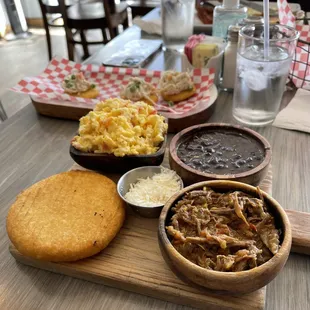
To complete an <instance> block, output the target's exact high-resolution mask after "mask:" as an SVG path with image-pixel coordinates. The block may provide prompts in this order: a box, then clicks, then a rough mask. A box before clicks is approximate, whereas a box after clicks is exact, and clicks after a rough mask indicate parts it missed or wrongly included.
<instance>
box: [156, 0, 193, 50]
mask: <svg viewBox="0 0 310 310" xmlns="http://www.w3.org/2000/svg"><path fill="white" fill-rule="evenodd" d="M194 9H195V1H194V0H162V1H161V14H162V29H163V41H164V45H165V46H166V47H167V48H174V47H176V48H177V49H178V47H179V46H180V45H183V46H184V45H185V43H186V41H187V39H188V37H189V36H191V35H192V34H193V28H194Z"/></svg>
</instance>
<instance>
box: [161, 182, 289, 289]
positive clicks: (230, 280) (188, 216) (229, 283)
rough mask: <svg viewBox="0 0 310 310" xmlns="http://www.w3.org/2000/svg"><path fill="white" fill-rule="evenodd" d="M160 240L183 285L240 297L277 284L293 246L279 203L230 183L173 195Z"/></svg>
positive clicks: (193, 187) (191, 188)
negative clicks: (183, 281) (242, 294)
mask: <svg viewBox="0 0 310 310" xmlns="http://www.w3.org/2000/svg"><path fill="white" fill-rule="evenodd" d="M158 237H159V244H160V248H161V252H162V254H163V256H164V258H165V260H166V262H167V263H168V265H169V266H170V267H171V269H172V270H173V271H174V272H175V273H176V274H177V275H178V276H180V277H181V278H182V279H184V277H185V278H186V279H187V280H189V281H190V282H192V283H195V284H199V285H201V286H204V287H206V288H209V289H213V290H217V291H223V292H228V293H237V294H239V293H248V292H252V291H255V290H257V289H259V288H261V287H263V286H265V285H267V284H268V283H269V282H270V281H271V280H273V279H274V277H275V276H276V275H277V274H278V273H279V272H280V270H281V269H282V268H283V266H284V265H285V263H286V261H287V258H288V255H289V252H290V249H291V242H292V233H291V226H290V223H289V220H288V217H287V215H286V213H285V211H284V210H283V208H282V207H281V206H280V204H279V203H278V202H277V201H276V200H274V199H273V198H272V197H271V196H269V195H268V194H267V193H265V192H263V191H262V190H261V189H260V188H259V187H253V186H251V185H247V184H244V183H240V182H234V181H226V180H225V181H221V180H220V181H205V182H201V183H196V184H194V185H191V186H189V187H186V188H184V189H183V190H182V191H180V192H179V193H178V194H176V195H174V196H173V197H172V198H171V199H170V200H169V201H168V202H167V203H166V205H165V207H164V208H163V210H162V212H161V215H160V218H159V231H158Z"/></svg>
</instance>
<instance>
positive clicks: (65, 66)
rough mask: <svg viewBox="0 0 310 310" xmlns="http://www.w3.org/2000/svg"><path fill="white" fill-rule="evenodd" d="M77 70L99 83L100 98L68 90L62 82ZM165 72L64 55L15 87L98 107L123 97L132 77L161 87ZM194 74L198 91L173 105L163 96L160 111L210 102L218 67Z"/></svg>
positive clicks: (182, 110) (177, 111) (175, 111)
mask: <svg viewBox="0 0 310 310" xmlns="http://www.w3.org/2000/svg"><path fill="white" fill-rule="evenodd" d="M73 70H79V71H80V72H83V74H84V76H85V78H86V79H87V80H88V81H90V82H91V83H94V84H96V85H97V87H98V89H99V91H100V94H99V96H98V98H96V99H84V98H79V97H74V96H70V95H68V94H66V93H64V91H63V89H62V87H61V83H62V81H63V79H64V78H65V76H67V75H69V74H71V73H72V71H73ZM161 74H162V72H161V71H151V70H146V69H136V68H115V67H104V66H97V65H91V64H89V65H82V64H77V63H75V62H72V61H69V60H67V59H64V58H60V57H55V58H54V59H52V61H51V62H50V63H49V65H48V66H47V68H46V69H45V70H44V72H43V73H42V74H41V75H39V76H37V77H27V78H24V79H23V80H21V81H20V82H19V83H18V85H16V86H15V87H13V88H11V90H13V91H15V92H19V93H25V94H28V95H32V96H38V97H41V98H43V99H53V100H55V99H56V100H59V104H61V102H62V101H64V100H65V101H70V102H73V103H77V104H80V103H84V104H88V105H90V106H94V105H95V104H96V103H97V102H99V101H102V100H105V99H108V98H113V97H119V95H120V90H121V87H122V86H123V85H126V84H127V83H128V80H129V79H130V77H133V76H135V77H140V78H143V79H144V80H145V81H146V82H149V83H151V84H153V85H154V86H157V85H158V84H159V80H160V77H161ZM191 75H192V80H193V82H194V84H195V86H196V89H197V91H196V94H195V95H194V96H192V97H191V98H189V99H188V100H185V101H182V102H179V103H176V104H175V105H173V106H171V107H170V106H169V105H168V103H167V102H165V101H163V100H162V99H160V100H159V102H158V103H157V104H156V106H155V107H156V109H157V110H158V111H165V112H170V113H173V114H182V113H185V112H188V111H190V110H191V109H194V108H195V107H196V106H197V105H198V104H200V103H201V101H204V102H206V101H208V100H209V99H210V92H209V88H210V86H211V85H212V84H213V80H214V69H195V70H193V71H192V72H191Z"/></svg>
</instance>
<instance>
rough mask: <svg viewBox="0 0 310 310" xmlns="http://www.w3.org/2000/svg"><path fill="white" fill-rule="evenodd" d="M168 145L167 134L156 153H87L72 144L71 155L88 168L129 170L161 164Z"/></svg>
mask: <svg viewBox="0 0 310 310" xmlns="http://www.w3.org/2000/svg"><path fill="white" fill-rule="evenodd" d="M166 146H167V135H166V136H165V140H164V141H163V142H162V143H161V144H160V148H159V150H158V151H157V152H156V153H154V154H149V155H129V156H124V157H118V156H115V155H113V154H101V153H86V152H82V151H79V150H77V149H76V148H75V147H73V146H72V145H70V155H71V157H72V159H73V160H74V161H75V162H76V163H77V164H79V165H80V166H82V167H84V168H87V169H91V170H96V171H107V172H127V171H129V170H131V169H134V168H138V167H142V166H158V165H160V164H161V163H162V162H163V160H164V156H165V150H166Z"/></svg>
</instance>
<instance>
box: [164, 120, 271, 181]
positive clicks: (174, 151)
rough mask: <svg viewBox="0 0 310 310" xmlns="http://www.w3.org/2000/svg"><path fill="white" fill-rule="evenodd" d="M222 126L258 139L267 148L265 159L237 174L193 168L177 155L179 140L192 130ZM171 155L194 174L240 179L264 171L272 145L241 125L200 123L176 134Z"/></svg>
mask: <svg viewBox="0 0 310 310" xmlns="http://www.w3.org/2000/svg"><path fill="white" fill-rule="evenodd" d="M217 127H218V128H221V129H228V130H229V129H233V130H235V131H241V132H242V133H246V134H247V135H248V136H251V137H253V138H254V139H255V140H256V141H259V142H260V143H261V144H262V145H263V147H264V150H265V157H264V160H263V161H262V162H261V163H260V164H259V165H258V166H256V167H254V168H253V169H251V170H248V171H245V172H241V173H237V174H213V173H206V172H202V171H199V170H196V169H193V168H191V167H190V166H188V165H186V164H185V163H183V162H182V160H181V159H180V158H179V156H178V155H177V148H178V146H179V141H180V139H181V138H182V137H183V136H185V135H187V134H189V133H190V132H191V131H193V132H194V131H195V130H197V129H198V130H203V129H211V128H214V129H216V128H217ZM169 151H170V155H171V157H172V158H173V160H174V161H175V162H176V163H177V164H178V165H180V166H181V167H182V168H183V169H184V170H186V171H189V172H191V173H192V174H196V175H198V176H201V177H204V178H208V179H216V180H231V179H240V178H246V177H249V176H252V175H255V174H256V173H258V172H260V171H262V170H263V169H265V168H266V167H267V166H268V165H269V164H270V161H271V154H272V152H271V146H270V144H269V142H268V141H267V140H266V139H265V138H264V137H263V136H262V135H260V134H259V133H258V132H256V131H254V130H252V129H249V128H246V127H243V126H240V125H231V124H226V123H208V124H199V125H194V126H191V127H188V128H185V129H183V130H182V131H180V132H179V133H178V134H176V135H175V136H174V137H173V138H172V140H171V142H170V147H169Z"/></svg>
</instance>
